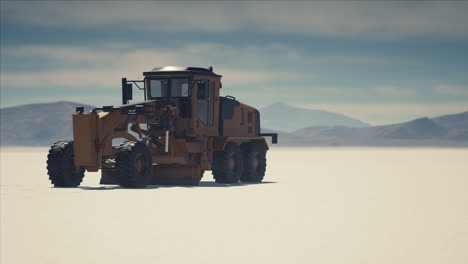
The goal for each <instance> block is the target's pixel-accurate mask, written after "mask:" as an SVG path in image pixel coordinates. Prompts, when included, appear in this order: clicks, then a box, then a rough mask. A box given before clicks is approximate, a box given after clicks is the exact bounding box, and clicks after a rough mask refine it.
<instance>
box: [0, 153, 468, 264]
mask: <svg viewBox="0 0 468 264" xmlns="http://www.w3.org/2000/svg"><path fill="white" fill-rule="evenodd" d="M46 153H47V149H45V148H2V149H1V164H0V166H1V247H0V250H1V251H0V253H1V254H0V255H1V259H0V262H1V263H2V264H8V263H80V264H82V263H372V264H375V263H379V264H384V263H400V264H401V263H408V264H410V263H411V264H415V263H423V264H430V263H460V264H462V263H463V264H465V263H468V250H467V249H468V191H467V187H468V150H467V149H424V148H420V149H404V148H394V149H392V148H274V149H272V151H270V152H269V154H268V169H267V176H266V179H265V180H266V182H265V183H262V184H249V185H245V184H238V185H232V186H223V185H218V184H215V183H214V182H213V180H212V176H211V173H209V172H208V173H205V176H204V181H203V182H202V183H201V185H200V186H197V187H167V186H166V187H164V186H150V187H148V188H146V189H136V190H133V189H121V188H119V187H117V186H104V185H99V184H98V182H99V174H98V173H87V174H86V176H85V179H84V181H83V183H82V186H81V187H80V188H52V187H51V185H50V183H49V182H48V179H47V175H46V170H45V160H46Z"/></svg>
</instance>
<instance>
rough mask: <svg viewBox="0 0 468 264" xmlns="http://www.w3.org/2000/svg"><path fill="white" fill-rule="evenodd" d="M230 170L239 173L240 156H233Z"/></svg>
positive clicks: (229, 166)
mask: <svg viewBox="0 0 468 264" xmlns="http://www.w3.org/2000/svg"><path fill="white" fill-rule="evenodd" d="M228 168H229V170H231V171H238V170H239V156H237V155H236V154H232V155H231V157H230V158H229V162H228Z"/></svg>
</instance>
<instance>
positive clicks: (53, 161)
mask: <svg viewBox="0 0 468 264" xmlns="http://www.w3.org/2000/svg"><path fill="white" fill-rule="evenodd" d="M84 172H85V169H84V168H81V167H80V168H75V162H74V150H73V141H58V142H56V143H54V144H53V145H52V146H51V147H50V150H49V154H48V155H47V174H48V175H49V180H50V181H51V182H52V184H53V185H54V186H55V187H77V186H79V185H80V183H81V181H82V180H83V177H84Z"/></svg>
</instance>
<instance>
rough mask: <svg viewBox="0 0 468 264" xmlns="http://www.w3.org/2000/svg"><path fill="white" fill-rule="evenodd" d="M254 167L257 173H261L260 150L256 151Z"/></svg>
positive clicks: (253, 160) (253, 161)
mask: <svg viewBox="0 0 468 264" xmlns="http://www.w3.org/2000/svg"><path fill="white" fill-rule="evenodd" d="M252 168H253V169H255V171H256V172H257V173H260V170H261V168H262V156H261V155H260V153H258V152H257V153H255V156H254V158H253V159H252Z"/></svg>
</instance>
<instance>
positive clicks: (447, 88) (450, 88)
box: [432, 85, 468, 96]
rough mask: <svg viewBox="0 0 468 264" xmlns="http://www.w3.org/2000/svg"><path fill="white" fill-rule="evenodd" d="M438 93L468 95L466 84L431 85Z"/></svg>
mask: <svg viewBox="0 0 468 264" xmlns="http://www.w3.org/2000/svg"><path fill="white" fill-rule="evenodd" d="M432 88H433V90H434V91H435V92H437V93H439V94H444V95H450V96H468V86H463V85H436V86H434V87H432Z"/></svg>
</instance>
